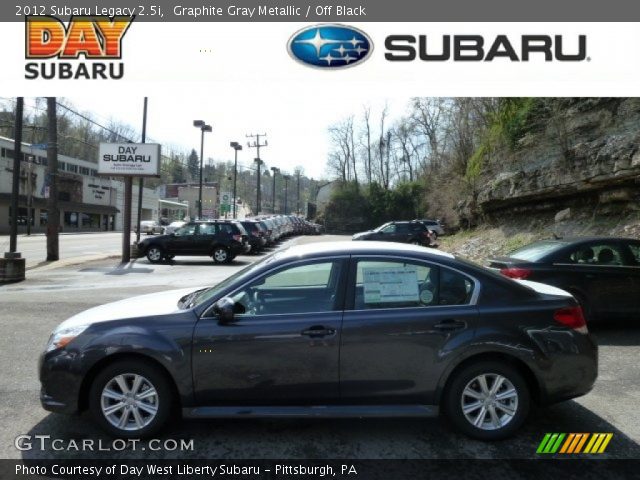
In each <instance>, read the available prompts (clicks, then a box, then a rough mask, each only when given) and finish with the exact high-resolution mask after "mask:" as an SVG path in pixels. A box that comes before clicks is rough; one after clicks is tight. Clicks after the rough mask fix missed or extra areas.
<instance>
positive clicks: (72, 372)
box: [38, 349, 83, 414]
mask: <svg viewBox="0 0 640 480" xmlns="http://www.w3.org/2000/svg"><path fill="white" fill-rule="evenodd" d="M38 363H39V373H40V404H41V405H42V408H44V409H45V410H48V411H50V412H56V413H66V414H73V413H77V412H78V411H79V398H80V389H81V385H82V378H83V376H82V374H81V372H80V371H79V365H78V362H77V359H76V358H75V356H74V355H69V353H68V352H67V351H65V350H64V349H62V350H54V351H53V352H46V353H43V354H41V355H40V359H39V362H38Z"/></svg>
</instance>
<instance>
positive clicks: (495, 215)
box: [442, 98, 640, 260]
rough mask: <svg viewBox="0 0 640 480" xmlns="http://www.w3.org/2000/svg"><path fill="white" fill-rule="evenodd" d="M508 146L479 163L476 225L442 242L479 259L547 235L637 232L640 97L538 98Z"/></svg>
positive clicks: (472, 203)
mask: <svg viewBox="0 0 640 480" xmlns="http://www.w3.org/2000/svg"><path fill="white" fill-rule="evenodd" d="M537 102H538V104H537V105H536V107H535V108H534V109H532V111H531V113H529V117H528V119H527V122H526V124H527V127H526V129H524V131H523V132H521V134H520V135H519V138H518V139H517V142H516V144H515V146H514V147H513V148H497V149H495V150H494V151H493V152H491V155H490V157H489V158H488V159H487V160H486V161H485V164H484V165H483V168H482V173H481V174H480V176H479V180H478V181H477V188H476V196H475V199H473V200H470V201H468V202H466V203H465V204H464V205H462V208H461V213H462V215H463V216H464V214H465V210H466V211H467V212H469V211H470V210H471V209H473V210H474V211H475V221H474V222H473V223H475V224H476V225H477V226H478V228H477V229H476V230H472V231H466V232H461V233H460V234H458V235H456V236H454V237H450V238H448V239H443V240H442V246H443V248H445V249H448V250H451V251H454V252H456V253H459V254H461V255H464V256H467V257H470V258H473V259H476V260H482V259H484V258H486V257H487V256H490V255H494V254H500V253H506V252H507V251H509V250H512V249H514V248H517V247H518V246H520V245H522V244H524V243H527V242H529V241H531V240H534V239H539V238H548V237H551V236H552V235H554V234H555V235H558V236H575V235H621V236H630V237H640V99H637V98H636V99H623V98H598V99H540V100H537Z"/></svg>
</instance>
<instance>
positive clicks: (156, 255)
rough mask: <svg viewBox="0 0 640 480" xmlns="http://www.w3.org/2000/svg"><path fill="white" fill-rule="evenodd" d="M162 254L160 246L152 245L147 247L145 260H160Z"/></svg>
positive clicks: (156, 261)
mask: <svg viewBox="0 0 640 480" xmlns="http://www.w3.org/2000/svg"><path fill="white" fill-rule="evenodd" d="M163 256H164V252H163V251H162V248H160V247H158V246H156V245H152V246H150V247H149V248H147V260H149V261H150V262H151V263H158V262H160V261H161V260H162V257H163Z"/></svg>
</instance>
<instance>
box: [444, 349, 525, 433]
mask: <svg viewBox="0 0 640 480" xmlns="http://www.w3.org/2000/svg"><path fill="white" fill-rule="evenodd" d="M454 375H455V376H454V377H453V378H452V379H451V381H450V382H449V384H448V386H447V389H446V391H445V393H444V398H443V407H444V411H445V413H446V415H447V417H448V418H449V420H450V421H451V422H452V423H453V424H454V426H455V427H457V428H458V429H459V430H460V431H462V432H463V433H465V434H466V435H468V436H470V437H473V438H477V439H478V440H500V439H503V438H507V437H510V436H511V435H513V434H514V433H515V432H516V431H517V430H518V429H519V428H520V427H521V426H522V424H523V423H524V421H525V420H526V418H527V415H528V414H529V406H530V393H529V388H528V386H527V383H526V381H525V380H524V378H523V377H522V375H521V374H520V373H519V372H518V371H517V370H516V369H515V368H513V367H511V366H510V365H508V364H504V363H500V362H497V361H481V362H479V363H475V364H469V365H467V366H465V367H463V368H462V369H461V370H459V371H457V372H455V373H454ZM483 375H486V377H485V380H487V386H488V387H489V390H491V387H492V386H493V384H491V383H489V382H490V381H491V379H493V380H494V381H495V379H496V378H497V377H496V375H498V376H501V377H503V378H504V379H506V382H504V381H503V383H502V387H501V388H500V389H499V390H498V393H499V394H500V393H506V392H507V391H509V390H511V387H513V389H514V390H515V392H516V394H517V396H516V397H515V400H516V402H515V403H514V399H513V398H511V399H509V400H504V401H500V402H499V403H500V405H502V406H504V407H507V408H509V407H511V408H512V409H513V411H514V412H515V413H514V414H513V415H512V416H511V417H510V418H508V417H509V415H508V414H507V413H506V412H505V411H503V410H501V409H499V408H495V407H494V406H493V405H495V403H498V402H495V403H493V404H490V405H489V408H492V409H493V410H494V411H495V412H496V414H497V416H498V417H499V422H502V421H504V420H506V422H505V423H504V425H503V426H500V423H498V426H496V425H495V424H493V425H491V426H489V425H487V424H485V423H484V422H487V420H484V418H486V417H489V418H491V415H490V414H489V408H486V409H485V411H486V413H485V417H483V418H482V419H480V421H481V422H482V424H483V425H484V426H483V428H480V427H478V426H475V425H473V424H472V423H471V420H469V419H468V418H467V416H465V413H464V412H463V409H462V404H463V401H464V402H467V404H468V405H470V404H472V403H473V401H474V398H473V397H472V396H469V395H464V396H463V391H464V390H465V388H467V386H470V388H471V389H472V390H476V388H479V386H480V384H479V382H478V381H477V379H478V377H480V376H483ZM507 382H508V383H507ZM509 384H510V385H509ZM504 389H507V390H504ZM477 402H479V403H480V402H481V401H480V400H477ZM482 408H484V407H480V409H474V410H472V411H470V412H469V415H470V416H472V417H473V416H475V417H476V419H477V418H478V416H480V415H481V409H482ZM476 412H477V414H476ZM483 420H484V421H483ZM490 428H493V429H490Z"/></svg>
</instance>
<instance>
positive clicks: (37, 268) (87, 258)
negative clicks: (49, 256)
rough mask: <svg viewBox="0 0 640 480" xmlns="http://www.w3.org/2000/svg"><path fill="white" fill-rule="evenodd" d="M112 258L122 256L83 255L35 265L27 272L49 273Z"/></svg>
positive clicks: (28, 268)
mask: <svg viewBox="0 0 640 480" xmlns="http://www.w3.org/2000/svg"><path fill="white" fill-rule="evenodd" d="M110 258H120V255H119V254H118V255H116V254H111V255H83V256H78V257H72V258H68V259H64V260H58V261H54V262H47V261H45V262H43V263H44V264H42V263H39V264H36V265H33V266H31V267H27V269H26V270H27V272H36V273H39V272H47V271H49V270H55V269H57V268H64V267H70V266H73V265H81V264H83V263H86V262H92V261H96V260H108V259H110Z"/></svg>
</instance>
